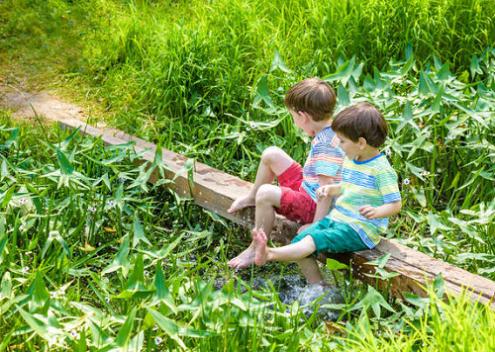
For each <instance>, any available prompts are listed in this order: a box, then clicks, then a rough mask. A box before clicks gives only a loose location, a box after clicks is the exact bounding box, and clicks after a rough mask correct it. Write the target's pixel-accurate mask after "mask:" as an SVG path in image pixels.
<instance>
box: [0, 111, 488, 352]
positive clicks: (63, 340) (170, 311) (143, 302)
mask: <svg viewBox="0 0 495 352" xmlns="http://www.w3.org/2000/svg"><path fill="white" fill-rule="evenodd" d="M0 126H1V127H0V148H1V151H2V154H1V157H0V160H1V161H0V165H1V167H0V170H1V173H0V175H1V176H0V177H1V178H0V181H1V183H0V194H1V197H0V199H1V202H0V313H1V314H0V333H1V334H2V336H3V338H2V341H1V342H0V350H15V349H17V350H24V351H40V350H67V349H70V350H74V351H86V350H95V351H96V350H98V351H100V350H112V349H123V350H130V351H137V350H149V351H152V350H156V349H160V350H169V349H176V350H193V351H225V350H239V351H248V350H282V351H295V350H312V351H329V350H332V349H334V348H337V349H339V350H350V351H351V350H360V349H362V350H364V349H368V350H369V346H376V347H377V348H381V349H385V350H386V349H390V350H392V348H398V346H400V350H411V351H412V350H414V351H416V350H444V348H446V347H447V346H451V347H452V346H454V347H455V350H459V351H461V350H466V348H468V347H467V346H466V345H465V344H466V341H469V343H470V345H469V346H471V347H473V346H475V347H476V350H478V351H485V350H486V351H489V350H491V349H493V346H494V344H495V341H494V339H493V336H492V334H491V333H490V331H491V330H492V329H493V326H494V324H495V314H494V313H493V312H492V311H491V310H490V309H489V308H488V307H487V306H483V305H474V304H472V303H471V301H470V300H469V299H468V298H467V296H461V297H459V298H458V299H455V300H454V299H452V300H449V301H446V302H442V301H441V300H440V298H439V297H442V296H443V281H442V280H441V279H440V278H439V279H437V280H436V282H435V283H434V284H433V285H432V287H431V288H430V290H429V295H428V297H427V298H419V297H417V296H415V295H411V294H409V295H406V300H405V301H404V302H399V301H396V300H394V299H393V298H392V297H389V296H388V295H385V296H382V294H381V293H379V292H378V291H376V290H375V289H374V288H373V287H371V286H369V287H366V286H363V285H362V284H359V283H358V282H355V281H354V280H353V279H352V277H349V276H347V275H344V273H341V272H334V275H335V278H336V282H338V283H339V287H340V289H341V290H342V293H343V302H342V304H340V305H338V308H339V309H340V310H341V312H342V313H341V314H340V317H339V320H338V321H337V322H334V323H331V322H325V321H324V320H322V319H321V318H320V317H319V316H318V315H317V314H313V315H311V316H306V315H305V314H304V313H303V311H302V310H301V309H300V308H301V307H299V305H298V303H297V302H296V303H294V304H293V305H291V306H286V305H284V304H283V303H281V301H280V299H279V297H278V295H277V287H276V286H275V287H271V288H270V287H268V288H258V289H256V288H253V282H252V281H251V280H253V279H254V278H255V277H259V276H263V275H265V274H266V271H265V272H262V271H260V270H258V269H255V270H254V271H251V273H246V275H244V276H243V277H244V279H241V278H240V277H238V276H237V275H233V274H232V272H231V271H230V270H229V269H228V268H227V267H226V265H225V263H226V258H227V257H228V256H229V255H231V254H232V251H233V250H237V248H231V247H230V246H229V244H230V243H234V242H235V241H234V237H237V236H238V229H236V228H232V227H230V226H229V225H227V224H226V223H225V222H224V221H220V220H218V219H217V218H215V217H212V216H210V215H209V214H208V212H206V211H201V210H200V209H198V208H197V207H196V206H194V205H193V204H192V202H190V201H189V200H187V199H180V198H179V197H176V196H174V195H173V194H169V193H168V192H165V191H164V190H163V189H161V188H155V187H153V186H151V185H146V184H145V183H144V182H145V181H146V176H145V174H146V173H145V171H144V169H143V168H136V166H135V164H134V162H133V160H134V159H135V158H136V157H138V156H137V155H136V154H135V153H134V152H133V150H132V146H130V145H120V146H112V147H110V146H104V145H103V143H102V142H101V140H95V139H90V138H82V137H80V136H78V134H77V133H72V134H69V133H68V132H67V131H61V130H60V129H58V128H57V127H56V126H42V125H36V126H33V125H29V124H21V125H19V122H18V121H16V123H15V125H14V124H13V121H12V120H10V118H9V117H8V114H6V113H4V112H2V113H1V114H0ZM156 167H158V168H159V169H160V168H161V167H162V166H161V165H157V166H156ZM158 171H159V170H158ZM219 233H222V234H224V236H218V234H219ZM280 269H282V271H280ZM285 269H286V267H283V266H280V265H275V266H272V267H271V269H270V270H271V276H272V277H276V276H277V275H281V276H282V275H285V274H286V272H285V271H284V270H285ZM287 269H289V270H290V268H288V267H287ZM274 275H275V276H274ZM218 277H220V278H223V281H224V284H223V286H222V287H221V288H217V287H216V285H215V284H214V281H215V278H218ZM316 307H317V303H315V305H314V308H316ZM334 308H337V307H334ZM474 335H476V336H474ZM474 337H476V339H474ZM473 344H475V345H473Z"/></svg>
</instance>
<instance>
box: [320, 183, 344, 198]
mask: <svg viewBox="0 0 495 352" xmlns="http://www.w3.org/2000/svg"><path fill="white" fill-rule="evenodd" d="M339 193H340V185H339V184H332V185H326V186H321V187H320V188H318V189H317V190H316V197H317V198H318V200H321V199H324V198H328V197H336V196H338V195H339Z"/></svg>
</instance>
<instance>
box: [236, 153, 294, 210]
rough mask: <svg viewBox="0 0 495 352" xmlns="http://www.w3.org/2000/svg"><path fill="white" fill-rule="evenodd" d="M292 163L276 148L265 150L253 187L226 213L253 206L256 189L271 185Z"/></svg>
mask: <svg viewBox="0 0 495 352" xmlns="http://www.w3.org/2000/svg"><path fill="white" fill-rule="evenodd" d="M293 162H294V160H292V158H291V157H290V156H289V155H288V154H287V153H286V152H284V151H283V150H282V149H280V148H277V147H268V148H266V149H265V150H264V151H263V154H262V155H261V162H260V164H259V166H258V171H257V172H256V179H255V181H254V185H253V187H252V188H251V190H250V191H249V193H248V194H247V195H245V196H243V197H239V198H237V199H236V200H234V202H233V203H232V205H231V206H230V208H229V209H228V210H227V211H228V212H229V213H234V212H236V211H238V210H241V209H243V208H246V207H249V206H253V205H255V202H256V194H257V193H258V189H259V188H260V187H261V186H262V185H264V184H270V183H272V182H273V180H274V178H275V176H278V175H280V174H282V173H283V172H284V171H285V170H287V169H288V168H289V167H290V166H291V165H292V163H293Z"/></svg>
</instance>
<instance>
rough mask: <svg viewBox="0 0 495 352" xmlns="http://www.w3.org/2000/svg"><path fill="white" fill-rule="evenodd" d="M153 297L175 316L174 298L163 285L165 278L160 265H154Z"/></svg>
mask: <svg viewBox="0 0 495 352" xmlns="http://www.w3.org/2000/svg"><path fill="white" fill-rule="evenodd" d="M154 284H155V289H156V291H155V297H156V299H157V300H158V301H160V302H163V303H164V304H165V305H166V306H167V307H168V308H170V310H171V311H172V312H173V313H174V314H176V313H177V307H176V305H175V302H174V298H173V297H172V295H171V294H170V291H169V290H168V288H167V286H166V285H165V276H164V275H163V270H162V267H161V265H160V263H157V264H156V272H155V283H154Z"/></svg>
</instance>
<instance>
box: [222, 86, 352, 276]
mask: <svg viewBox="0 0 495 352" xmlns="http://www.w3.org/2000/svg"><path fill="white" fill-rule="evenodd" d="M335 102H336V96H335V92H334V90H333V89H332V87H331V86H330V85H328V83H326V82H325V81H322V80H320V79H318V78H308V79H305V80H303V81H301V82H299V83H297V84H296V85H294V86H293V87H292V88H291V89H290V90H289V91H288V92H287V94H286V96H285V105H286V107H287V109H288V110H289V112H290V114H291V115H292V118H293V120H294V124H295V125H296V126H297V127H298V128H300V129H302V130H303V131H304V132H305V133H306V134H308V135H309V136H311V137H313V140H312V142H311V150H310V152H309V155H308V158H307V160H306V163H305V164H304V168H303V167H301V165H300V164H299V163H297V162H296V161H294V160H293V159H292V158H291V157H290V156H289V155H288V154H287V153H285V152H284V151H283V150H281V149H280V148H277V147H269V148H267V149H265V150H264V151H263V154H262V155H261V162H260V164H259V167H258V171H257V173H256V180H255V182H254V185H253V188H252V189H251V191H250V192H249V193H248V194H247V195H246V196H244V197H240V198H238V199H236V200H235V201H234V202H233V203H232V205H231V206H230V208H229V210H228V211H229V212H230V213H233V212H236V211H238V210H241V209H243V208H245V207H250V206H256V210H255V228H254V229H253V233H254V232H256V231H257V230H263V232H264V233H265V234H267V235H269V234H270V232H271V230H272V227H273V224H274V221H275V212H277V213H279V214H281V215H284V216H285V217H286V218H287V219H290V220H293V221H297V222H299V223H301V224H310V223H312V222H315V221H318V220H321V219H323V218H324V217H325V215H327V213H328V211H329V208H330V202H331V199H329V198H325V199H322V200H320V201H318V199H317V196H316V190H317V189H318V188H319V187H320V186H323V185H328V184H332V183H338V182H340V180H341V170H342V163H343V160H344V152H343V151H342V150H341V149H340V148H339V147H338V145H339V140H338V138H337V136H336V134H335V133H334V131H333V130H332V128H331V125H332V113H333V110H334V107H335ZM275 177H276V178H277V179H278V183H279V186H275V185H273V184H272V182H273V180H274V178H275ZM254 255H255V247H254V242H251V244H250V245H249V247H248V248H246V249H245V250H244V251H243V252H242V253H240V254H239V255H238V256H237V257H235V258H233V259H231V260H230V261H229V263H228V264H229V266H230V267H231V268H235V269H240V268H245V267H248V266H249V265H251V264H253V263H254Z"/></svg>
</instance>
